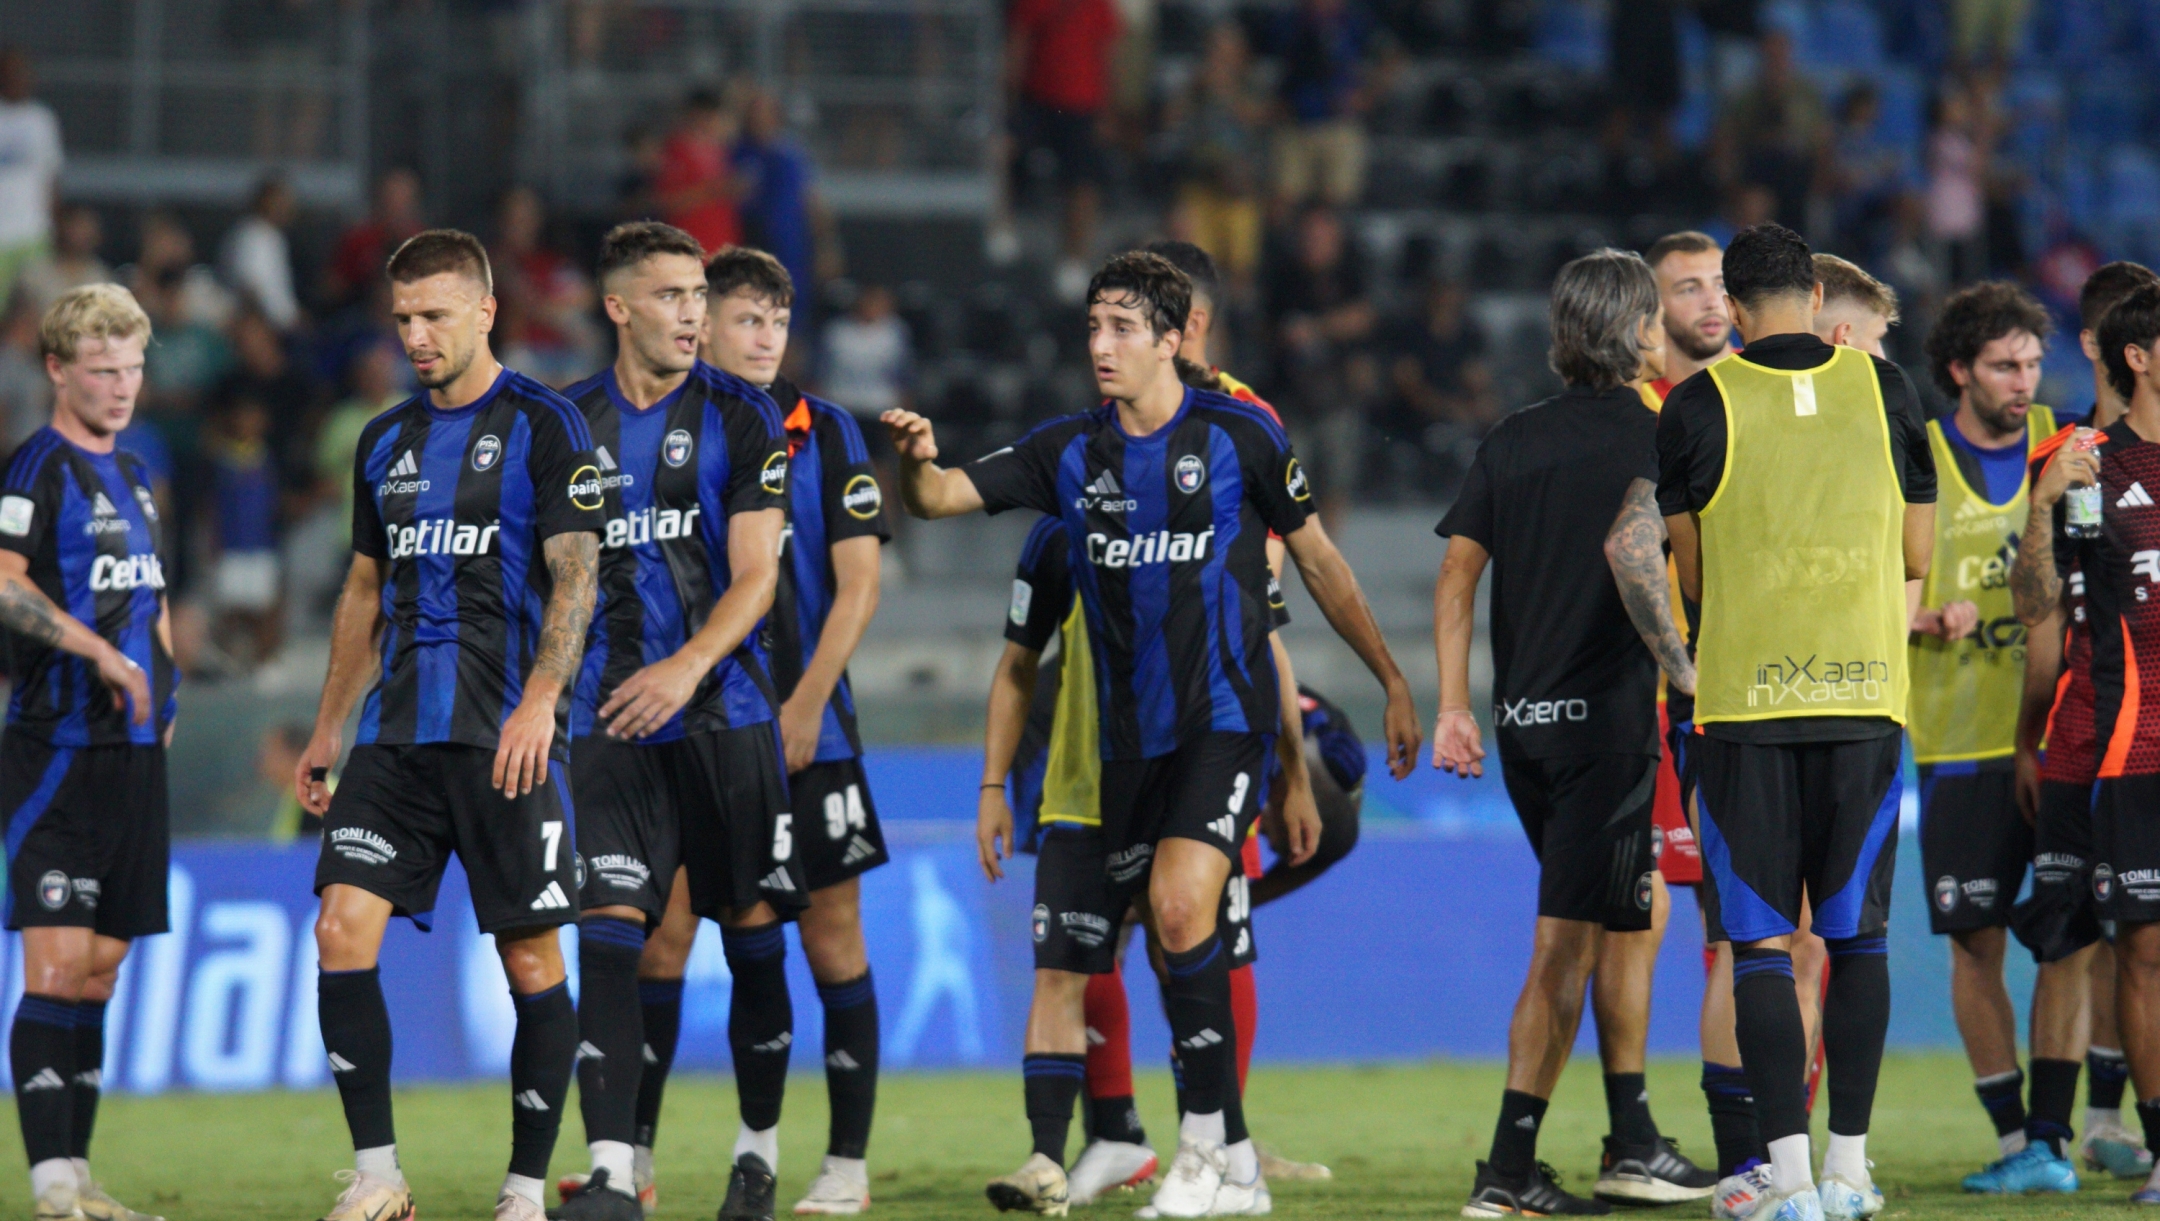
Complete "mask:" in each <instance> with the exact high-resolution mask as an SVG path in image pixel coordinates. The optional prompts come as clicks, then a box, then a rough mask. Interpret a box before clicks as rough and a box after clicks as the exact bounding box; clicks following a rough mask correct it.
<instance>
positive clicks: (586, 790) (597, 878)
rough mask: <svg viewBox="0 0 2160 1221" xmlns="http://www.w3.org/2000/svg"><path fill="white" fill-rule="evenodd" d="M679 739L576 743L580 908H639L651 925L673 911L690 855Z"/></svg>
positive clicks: (597, 738)
mask: <svg viewBox="0 0 2160 1221" xmlns="http://www.w3.org/2000/svg"><path fill="white" fill-rule="evenodd" d="M673 745H674V743H671V742H662V743H655V744H653V745H649V746H647V745H640V744H638V743H635V742H622V741H618V740H616V739H614V738H611V737H609V736H607V735H606V734H604V733H596V734H593V735H591V736H590V737H584V738H579V739H578V740H577V741H575V742H572V743H571V744H570V793H571V796H572V798H573V799H574V801H575V803H576V805H577V840H578V864H579V866H580V870H579V874H578V907H579V908H581V909H583V910H586V911H590V910H592V909H593V908H596V907H613V906H620V907H635V908H637V909H638V910H639V911H641V912H644V913H645V920H646V924H647V926H648V927H650V926H657V925H658V924H659V923H660V919H661V917H662V916H664V915H666V914H667V904H668V892H669V891H670V890H672V889H674V885H675V866H676V865H677V864H679V863H680V862H681V860H682V822H681V819H680V817H679V815H678V812H677V810H676V801H675V798H674V781H673V779H672V776H671V772H670V769H669V749H670V748H671V747H672V746H673Z"/></svg>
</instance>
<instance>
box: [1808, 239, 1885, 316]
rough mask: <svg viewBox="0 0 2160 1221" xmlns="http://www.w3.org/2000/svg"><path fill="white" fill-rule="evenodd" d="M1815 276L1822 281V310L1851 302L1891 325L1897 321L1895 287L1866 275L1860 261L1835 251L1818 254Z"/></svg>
mask: <svg viewBox="0 0 2160 1221" xmlns="http://www.w3.org/2000/svg"><path fill="white" fill-rule="evenodd" d="M1815 278H1816V279H1817V280H1820V281H1821V282H1822V303H1823V308H1824V309H1829V308H1830V307H1831V306H1833V305H1836V304H1837V303H1839V302H1841V301H1850V302H1852V303H1853V304H1854V305H1857V306H1859V307H1860V308H1861V309H1864V310H1866V311H1867V312H1868V313H1871V314H1875V315H1877V316H1879V317H1881V318H1883V319H1885V320H1887V321H1888V322H1890V323H1891V324H1892V325H1893V326H1894V325H1896V324H1897V322H1898V321H1899V319H1898V303H1897V290H1896V289H1894V288H1892V287H1890V286H1889V285H1888V284H1885V283H1883V282H1882V281H1881V280H1878V279H1876V278H1875V277H1874V276H1871V275H1869V274H1868V273H1867V272H1866V271H1865V270H1863V269H1862V268H1861V267H1860V265H1859V264H1857V263H1854V262H1851V261H1849V260H1846V259H1841V258H1839V257H1838V256H1836V255H1834V254H1817V255H1816V256H1815Z"/></svg>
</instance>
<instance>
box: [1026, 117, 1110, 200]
mask: <svg viewBox="0 0 2160 1221" xmlns="http://www.w3.org/2000/svg"><path fill="white" fill-rule="evenodd" d="M1012 122H1013V134H1014V136H1015V142H1016V143H1017V144H1018V145H1019V152H1020V156H1019V158H1018V159H1017V160H1016V162H1015V168H1016V169H1018V170H1019V171H1021V172H1022V173H1027V174H1030V175H1033V174H1034V173H1036V172H1037V164H1038V161H1039V160H1040V159H1041V158H1048V159H1050V160H1051V161H1052V162H1053V163H1054V168H1055V171H1056V177H1057V181H1058V184H1059V185H1060V186H1065V187H1072V186H1078V185H1081V184H1084V183H1097V182H1101V181H1102V179H1103V156H1102V145H1101V141H1099V140H1098V139H1097V138H1096V128H1097V126H1098V125H1099V124H1100V122H1101V119H1100V118H1099V117H1098V116H1096V115H1094V114H1086V113H1082V112H1080V111H1074V110H1059V109H1058V108H1056V107H1054V106H1045V105H1043V104H1042V103H1041V102H1037V101H1034V100H1032V99H1028V98H1022V99H1020V102H1019V104H1018V105H1016V106H1015V107H1014V108H1013V118H1012Z"/></svg>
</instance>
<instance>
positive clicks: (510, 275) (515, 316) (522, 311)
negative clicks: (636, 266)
mask: <svg viewBox="0 0 2160 1221" xmlns="http://www.w3.org/2000/svg"><path fill="white" fill-rule="evenodd" d="M488 260H489V262H490V263H492V264H493V265H494V271H495V301H496V309H497V311H498V312H497V314H496V321H495V343H496V344H497V345H498V347H497V350H498V351H500V352H501V353H502V359H503V362H504V363H505V364H507V365H509V366H510V367H511V368H514V369H516V370H517V371H518V372H520V373H523V374H525V375H527V376H529V377H536V378H538V379H540V380H541V381H543V382H546V383H548V384H549V385H551V386H567V385H569V384H570V383H571V382H574V381H577V380H578V379H579V378H582V377H584V376H585V375H587V374H589V373H591V372H592V371H593V368H594V366H596V365H598V364H599V363H600V360H601V353H600V346H601V344H600V334H599V328H598V327H597V326H595V325H594V323H593V320H592V310H593V303H594V300H595V298H594V297H593V288H592V281H591V279H589V278H588V277H587V276H586V275H585V273H584V272H583V271H581V270H580V269H579V268H578V267H577V265H576V264H574V263H572V262H571V261H570V260H569V259H567V258H565V257H563V255H562V253H561V252H560V251H558V250H556V249H555V248H554V247H553V246H552V245H550V244H549V242H548V240H547V210H546V208H545V206H544V205H542V204H541V202H540V196H539V195H538V194H537V193H535V192H534V191H533V190H532V189H531V188H530V187H512V188H510V190H509V191H508V192H506V193H505V194H504V195H503V201H502V211H501V215H500V217H499V219H498V221H497V231H496V242H495V248H494V249H493V250H491V251H489V253H488Z"/></svg>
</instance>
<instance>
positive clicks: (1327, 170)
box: [1275, 0, 1372, 208]
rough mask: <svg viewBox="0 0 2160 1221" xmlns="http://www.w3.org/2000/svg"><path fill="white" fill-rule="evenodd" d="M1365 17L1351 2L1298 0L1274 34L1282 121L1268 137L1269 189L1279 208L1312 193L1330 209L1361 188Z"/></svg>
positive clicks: (1368, 31) (1354, 197)
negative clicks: (1271, 145)
mask: <svg viewBox="0 0 2160 1221" xmlns="http://www.w3.org/2000/svg"><path fill="white" fill-rule="evenodd" d="M1371 40H1372V23H1371V21H1370V20H1369V19H1368V18H1367V16H1366V14H1365V11H1364V9H1363V8H1361V7H1359V6H1358V5H1357V4H1355V3H1354V2H1353V0H1298V5H1297V8H1296V9H1295V10H1294V11H1292V12H1289V13H1285V14H1284V15H1283V17H1282V22H1281V24H1280V26H1279V27H1278V28H1277V31H1276V36H1275V53H1276V55H1277V56H1278V57H1279V58H1280V59H1281V61H1282V76H1281V79H1280V82H1279V85H1278V91H1279V93H1280V95H1281V97H1282V104H1283V109H1284V111H1285V112H1286V113H1287V116H1288V119H1289V122H1288V123H1287V124H1286V125H1284V126H1283V127H1282V128H1280V129H1279V130H1278V131H1277V132H1276V135H1275V195H1276V198H1277V201H1278V202H1279V203H1280V204H1282V205H1284V206H1286V207H1296V206H1298V205H1300V204H1302V203H1305V202H1306V201H1308V200H1313V199H1318V200H1320V201H1322V202H1324V203H1327V204H1330V205H1332V206H1334V207H1338V208H1343V207H1349V206H1350V205H1352V204H1355V203H1356V202H1357V201H1358V200H1359V198H1360V197H1362V196H1363V195H1364V193H1365V128H1364V126H1363V124H1362V123H1361V122H1360V117H1361V116H1362V115H1363V114H1364V112H1365V108H1366V106H1367V104H1368V103H1369V101H1370V99H1369V98H1368V97H1367V96H1366V93H1365V79H1364V77H1365V61H1366V58H1367V56H1368V54H1369V52H1370V44H1371Z"/></svg>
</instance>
